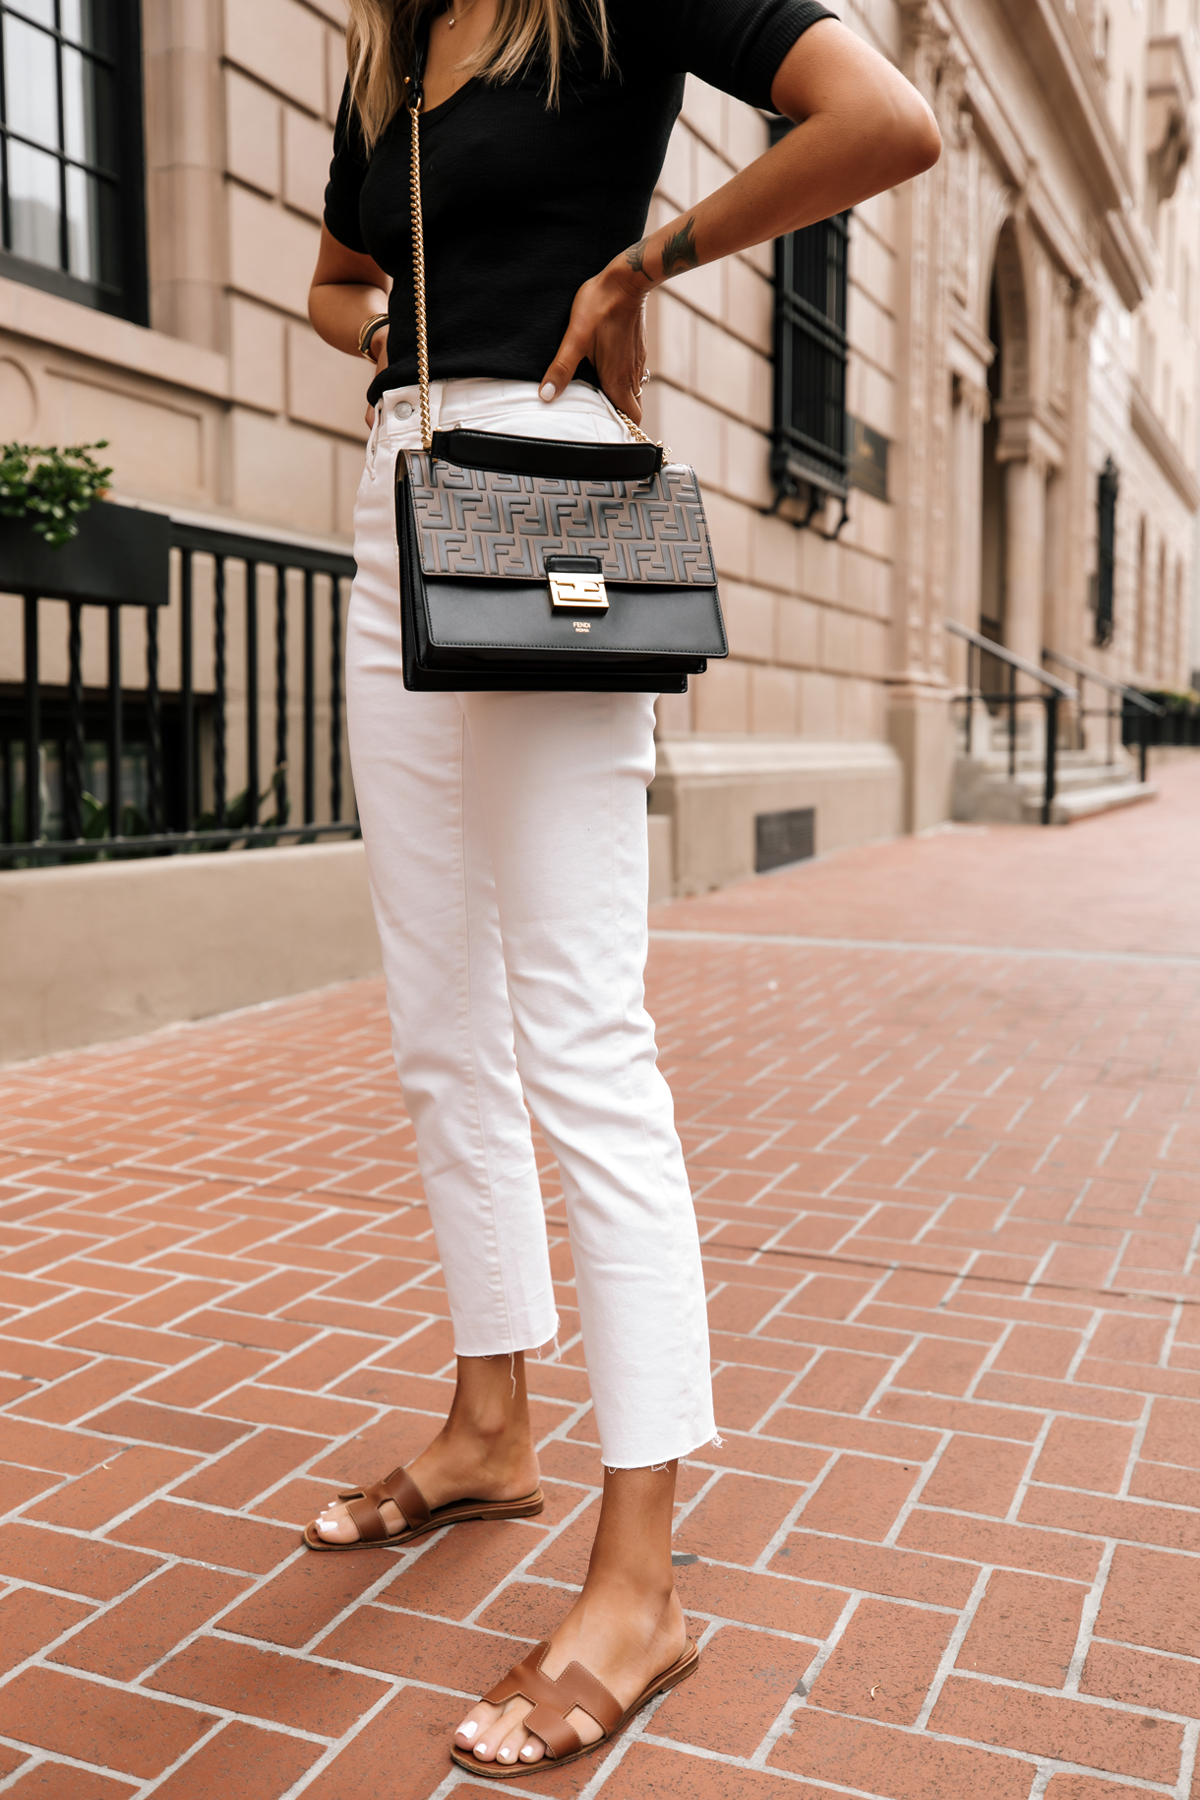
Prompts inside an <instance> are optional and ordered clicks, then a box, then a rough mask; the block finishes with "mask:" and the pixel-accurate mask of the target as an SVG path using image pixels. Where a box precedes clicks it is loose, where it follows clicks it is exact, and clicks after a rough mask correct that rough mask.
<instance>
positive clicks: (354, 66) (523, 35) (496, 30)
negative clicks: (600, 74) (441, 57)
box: [346, 0, 612, 153]
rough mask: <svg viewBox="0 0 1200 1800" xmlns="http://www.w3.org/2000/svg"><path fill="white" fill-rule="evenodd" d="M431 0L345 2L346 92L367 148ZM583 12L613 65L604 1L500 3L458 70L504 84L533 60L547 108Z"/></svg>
mask: <svg viewBox="0 0 1200 1800" xmlns="http://www.w3.org/2000/svg"><path fill="white" fill-rule="evenodd" d="M433 4H434V0H349V8H350V23H349V25H348V27H347V30H346V53H347V59H348V61H349V65H350V97H351V100H352V102H353V105H354V109H355V111H356V112H357V114H358V118H359V124H360V126H361V128H362V134H363V139H364V141H365V143H366V147H367V151H368V153H369V152H370V151H372V150H374V148H375V146H376V144H377V143H378V142H379V139H380V138H381V137H382V135H383V133H384V131H386V129H387V127H388V126H389V125H390V124H391V122H392V120H393V119H394V118H395V116H396V114H397V113H398V112H399V110H400V107H401V104H402V102H403V98H404V80H405V75H406V73H407V72H408V70H410V69H411V68H412V65H413V62H414V60H415V54H416V42H417V31H418V28H419V25H420V22H421V15H422V14H423V13H425V12H427V11H429V10H430V7H431V6H432V5H433ZM581 12H582V14H583V15H584V18H585V21H586V24H587V26H588V27H589V28H590V29H591V30H592V31H593V32H594V33H595V35H596V38H597V39H598V41H599V44H600V48H601V50H602V52H603V56H604V67H605V71H606V72H607V70H608V69H609V67H610V66H611V63H612V53H611V48H610V45H609V33H608V15H607V13H606V11H605V0H498V5H497V7H496V23H495V25H494V26H493V27H492V29H491V31H490V32H489V33H488V35H487V37H486V38H485V39H484V41H483V43H482V44H481V45H480V47H479V49H478V50H477V51H476V52H475V55H474V56H472V57H469V58H468V59H467V60H466V61H465V62H464V63H463V64H462V67H463V68H464V69H465V70H466V71H467V73H468V75H482V76H483V77H484V79H485V80H487V81H506V80H508V79H509V78H510V77H512V76H513V75H515V74H516V73H517V72H518V70H519V69H521V68H523V67H524V65H525V64H526V63H527V62H528V61H530V59H531V58H533V57H537V56H540V57H541V58H542V59H543V60H544V61H545V64H546V72H547V76H548V81H547V95H546V102H547V105H549V106H553V105H554V104H555V103H556V102H557V100H558V92H559V86H560V83H561V80H562V63H563V56H564V53H565V52H566V51H567V50H569V49H571V48H573V47H574V45H575V44H576V43H577V41H578V38H579V28H578V24H577V16H578V14H579V13H581Z"/></svg>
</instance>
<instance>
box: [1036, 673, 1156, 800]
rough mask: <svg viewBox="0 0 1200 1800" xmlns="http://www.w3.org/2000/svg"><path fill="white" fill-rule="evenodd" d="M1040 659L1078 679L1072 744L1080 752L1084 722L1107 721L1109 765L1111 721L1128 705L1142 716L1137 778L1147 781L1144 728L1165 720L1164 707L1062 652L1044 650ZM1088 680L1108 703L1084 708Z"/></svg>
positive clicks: (1109, 760)
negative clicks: (1118, 702)
mask: <svg viewBox="0 0 1200 1800" xmlns="http://www.w3.org/2000/svg"><path fill="white" fill-rule="evenodd" d="M1042 660H1043V661H1044V662H1054V663H1060V664H1061V665H1062V667H1063V668H1064V669H1070V671H1071V673H1072V674H1073V675H1078V677H1079V706H1078V708H1077V709H1076V713H1075V722H1076V724H1075V729H1076V738H1075V743H1076V748H1077V749H1080V750H1082V749H1083V748H1084V747H1085V745H1086V741H1087V735H1086V734H1087V728H1086V725H1085V723H1084V721H1085V720H1087V719H1104V720H1105V721H1106V740H1105V741H1106V751H1105V754H1106V758H1107V760H1108V762H1110V763H1111V762H1112V760H1113V749H1114V742H1113V725H1114V722H1115V721H1116V720H1118V719H1122V720H1123V719H1124V717H1125V708H1126V707H1127V706H1133V707H1136V708H1137V709H1138V711H1139V713H1140V715H1141V717H1140V724H1141V729H1140V730H1139V732H1138V740H1137V744H1138V779H1139V781H1143V782H1144V781H1145V779H1146V760H1147V755H1148V752H1149V733H1148V732H1147V730H1146V729H1145V727H1146V721H1147V719H1151V718H1154V719H1162V718H1165V716H1166V711H1167V709H1166V707H1165V706H1159V705H1158V704H1157V702H1155V701H1153V700H1147V698H1146V696H1145V694H1139V693H1138V691H1137V689H1136V688H1131V687H1126V685H1125V683H1124V682H1123V681H1116V680H1114V679H1113V677H1112V676H1111V675H1103V674H1101V672H1100V670H1099V669H1089V668H1088V666H1087V664H1086V663H1081V662H1076V661H1075V658H1074V657H1073V656H1066V655H1064V653H1063V652H1062V651H1061V650H1043V651H1042ZM1089 681H1090V682H1092V683H1093V684H1094V685H1095V686H1096V687H1099V688H1103V689H1104V690H1105V692H1106V693H1107V694H1108V695H1109V696H1110V700H1109V704H1108V705H1107V706H1103V707H1089V706H1088V705H1087V684H1088V682H1089ZM1113 699H1118V700H1119V701H1120V702H1121V704H1120V706H1119V707H1115V706H1113V704H1112V700H1113Z"/></svg>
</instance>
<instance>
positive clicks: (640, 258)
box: [625, 238, 650, 281]
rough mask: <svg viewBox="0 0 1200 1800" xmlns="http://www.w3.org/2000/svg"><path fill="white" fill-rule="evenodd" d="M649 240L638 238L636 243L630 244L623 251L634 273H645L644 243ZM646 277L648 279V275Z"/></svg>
mask: <svg viewBox="0 0 1200 1800" xmlns="http://www.w3.org/2000/svg"><path fill="white" fill-rule="evenodd" d="M649 242H650V239H649V238H639V239H638V241H637V243H636V244H631V245H630V246H629V249H628V250H627V251H626V252H625V261H626V262H627V263H628V264H629V266H630V268H631V269H632V270H633V271H634V272H635V274H638V275H646V245H647V244H648V243H649ZM646 279H647V281H649V279H650V277H649V276H648V275H646Z"/></svg>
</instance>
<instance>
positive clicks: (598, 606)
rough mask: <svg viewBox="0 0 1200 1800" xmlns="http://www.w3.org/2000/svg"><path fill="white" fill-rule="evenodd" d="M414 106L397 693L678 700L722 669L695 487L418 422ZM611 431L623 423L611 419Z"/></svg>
mask: <svg viewBox="0 0 1200 1800" xmlns="http://www.w3.org/2000/svg"><path fill="white" fill-rule="evenodd" d="M420 110H421V100H420V92H419V90H418V91H417V93H416V94H414V95H413V97H412V99H411V101H410V103H409V112H410V115H411V119H412V215H413V279H414V285H415V290H416V315H417V365H418V369H419V373H420V381H421V442H422V445H423V446H424V447H423V449H421V450H406V451H405V452H404V453H403V455H402V456H401V457H400V459H399V462H398V465H397V470H396V476H397V479H396V529H397V538H398V543H399V552H400V619H401V629H402V636H403V644H404V685H405V687H406V688H412V689H416V690H430V689H454V688H459V689H473V688H491V689H498V688H515V689H524V690H530V689H550V690H571V689H579V690H587V689H591V690H599V691H604V692H613V691H618V692H634V693H666V694H683V693H686V692H687V678H688V676H689V675H698V674H700V673H702V671H703V670H704V669H705V668H706V667H707V659H708V658H709V657H710V656H713V657H723V656H727V655H728V654H729V648H728V645H727V643H726V641H725V625H724V621H723V619H722V617H721V603H720V599H719V598H718V595H717V577H716V570H715V568H714V566H713V559H712V549H711V546H710V544H709V539H708V524H707V521H706V520H705V517H704V505H703V502H702V501H701V498H700V486H699V483H698V481H697V480H696V475H695V471H694V470H693V469H690V468H689V467H688V466H687V464H685V463H669V462H666V461H664V457H663V450H662V446H661V445H660V444H655V443H652V442H651V441H650V439H649V438H648V437H646V435H645V434H644V433H643V432H641V431H639V430H638V428H637V426H635V425H634V424H633V423H632V422H631V421H630V420H628V419H626V421H625V423H626V424H627V425H628V427H629V430H630V432H631V434H632V436H633V438H634V439H635V440H636V441H635V442H631V443H628V444H598V443H581V442H559V441H556V440H553V439H548V438H524V437H514V436H511V435H508V434H505V433H503V432H491V431H471V430H467V429H464V428H462V427H457V428H455V429H453V430H449V431H434V430H433V429H432V426H431V416H430V406H429V346H428V337H427V330H426V311H425V250H424V232H423V229H422V219H421V161H420ZM621 416H622V417H624V415H623V414H622V415H621Z"/></svg>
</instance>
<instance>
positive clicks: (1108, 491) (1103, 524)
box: [1096, 456, 1121, 649]
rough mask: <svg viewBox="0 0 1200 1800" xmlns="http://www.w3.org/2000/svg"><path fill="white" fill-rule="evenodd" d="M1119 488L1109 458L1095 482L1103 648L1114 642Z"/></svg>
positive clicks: (1098, 609)
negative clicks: (1114, 592) (1114, 576)
mask: <svg viewBox="0 0 1200 1800" xmlns="http://www.w3.org/2000/svg"><path fill="white" fill-rule="evenodd" d="M1120 486H1121V480H1120V476H1119V475H1118V474H1117V465H1116V464H1115V463H1114V461H1113V459H1112V457H1111V456H1110V457H1109V459H1108V461H1107V462H1106V463H1105V465H1104V467H1103V468H1102V469H1101V471H1100V474H1099V476H1098V478H1097V481H1096V643H1097V645H1098V646H1099V647H1100V648H1101V649H1103V648H1104V647H1105V646H1106V645H1107V644H1111V643H1112V640H1113V629H1114V623H1113V574H1114V570H1115V568H1116V545H1117V493H1118V490H1119V489H1120Z"/></svg>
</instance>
